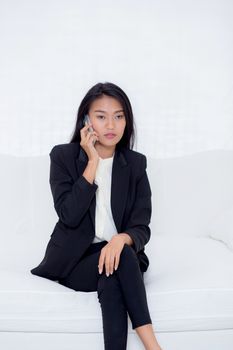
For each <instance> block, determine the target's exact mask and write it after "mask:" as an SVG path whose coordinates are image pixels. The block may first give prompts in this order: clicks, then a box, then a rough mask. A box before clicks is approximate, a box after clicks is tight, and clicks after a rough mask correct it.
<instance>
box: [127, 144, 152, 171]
mask: <svg viewBox="0 0 233 350" xmlns="http://www.w3.org/2000/svg"><path fill="white" fill-rule="evenodd" d="M123 152H124V155H125V157H126V159H127V160H128V161H129V163H134V164H135V163H138V164H142V166H143V168H146V167H147V158H146V155H145V154H144V153H142V152H138V151H135V150H132V149H128V148H124V149H123Z"/></svg>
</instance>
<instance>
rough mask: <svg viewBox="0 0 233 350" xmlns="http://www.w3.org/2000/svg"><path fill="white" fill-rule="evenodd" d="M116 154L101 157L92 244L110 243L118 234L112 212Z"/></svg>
mask: <svg viewBox="0 0 233 350" xmlns="http://www.w3.org/2000/svg"><path fill="white" fill-rule="evenodd" d="M113 158H114V154H113V156H112V157H110V158H105V159H103V158H101V157H99V163H98V166H97V169H96V176H95V180H94V182H95V183H96V184H97V185H98V188H97V190H96V211H95V237H94V239H93V241H92V243H97V242H101V241H110V239H111V238H112V236H114V235H115V234H116V233H117V229H116V226H115V223H114V220H113V217H112V211H111V202H110V200H111V181H112V164H113Z"/></svg>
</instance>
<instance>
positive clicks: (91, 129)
mask: <svg viewBox="0 0 233 350" xmlns="http://www.w3.org/2000/svg"><path fill="white" fill-rule="evenodd" d="M90 123H91V120H90V117H89V115H88V114H86V115H85V116H84V119H83V124H84V125H85V126H86V125H88V124H90ZM87 130H88V131H89V132H93V131H94V129H93V128H92V126H90V127H89V128H88V129H87ZM95 142H96V140H94V141H93V145H94V144H95Z"/></svg>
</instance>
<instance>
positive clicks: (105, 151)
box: [95, 144, 116, 159]
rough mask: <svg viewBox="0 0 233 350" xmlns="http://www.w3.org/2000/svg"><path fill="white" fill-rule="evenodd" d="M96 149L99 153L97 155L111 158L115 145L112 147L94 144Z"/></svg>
mask: <svg viewBox="0 0 233 350" xmlns="http://www.w3.org/2000/svg"><path fill="white" fill-rule="evenodd" d="M95 147H96V150H97V152H98V154H99V156H100V157H101V158H102V159H105V158H111V157H112V156H113V154H114V152H115V148H116V146H113V147H108V148H106V147H103V146H101V145H98V144H96V146H95Z"/></svg>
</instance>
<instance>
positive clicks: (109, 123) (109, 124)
mask: <svg viewBox="0 0 233 350" xmlns="http://www.w3.org/2000/svg"><path fill="white" fill-rule="evenodd" d="M107 127H108V128H110V129H112V128H113V127H114V121H113V120H112V119H110V120H108V121H107Z"/></svg>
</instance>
